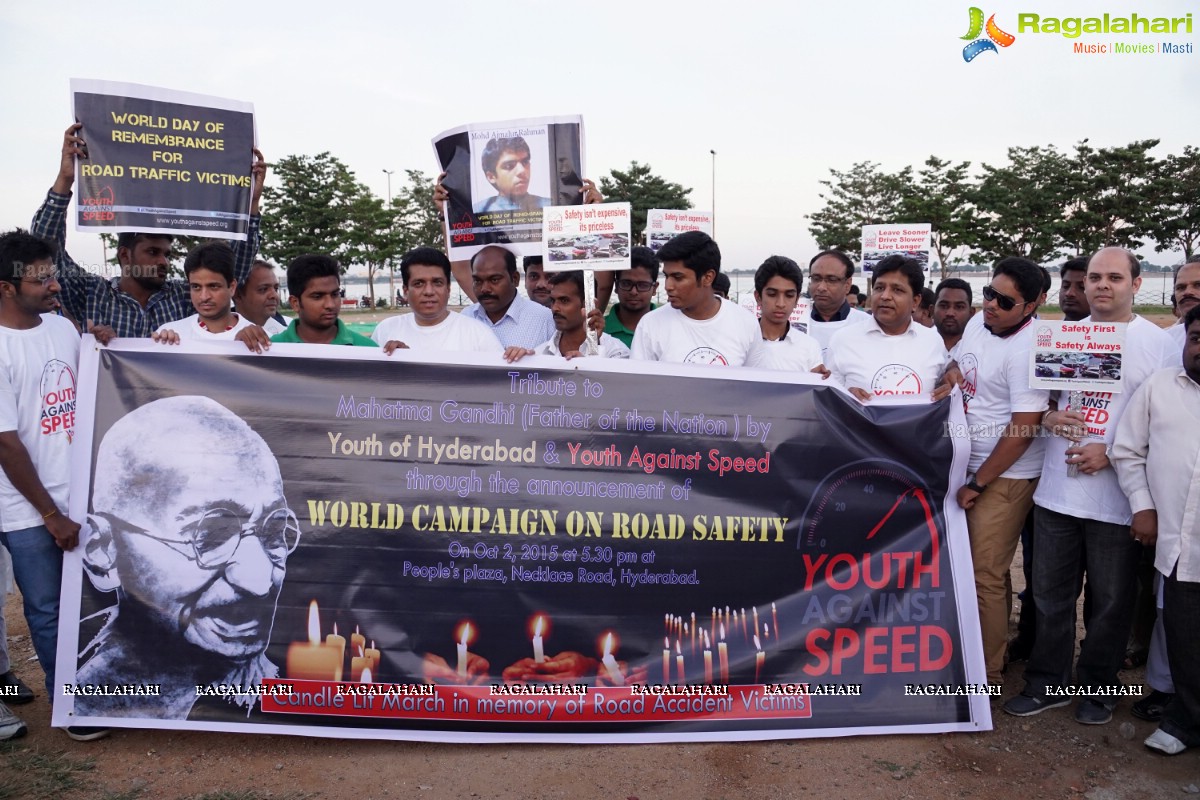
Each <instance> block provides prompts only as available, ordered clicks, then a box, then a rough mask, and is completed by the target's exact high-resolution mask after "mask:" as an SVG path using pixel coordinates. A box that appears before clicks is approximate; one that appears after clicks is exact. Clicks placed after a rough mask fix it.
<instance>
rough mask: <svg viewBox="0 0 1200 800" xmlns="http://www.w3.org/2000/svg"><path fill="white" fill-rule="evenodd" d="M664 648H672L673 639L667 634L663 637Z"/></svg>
mask: <svg viewBox="0 0 1200 800" xmlns="http://www.w3.org/2000/svg"><path fill="white" fill-rule="evenodd" d="M663 649H664V650H670V649H671V640H670V639H668V638H667V637H666V636H664V637H663Z"/></svg>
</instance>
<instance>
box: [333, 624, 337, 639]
mask: <svg viewBox="0 0 1200 800" xmlns="http://www.w3.org/2000/svg"><path fill="white" fill-rule="evenodd" d="M333 635H334V636H337V623H336V622H335V623H333Z"/></svg>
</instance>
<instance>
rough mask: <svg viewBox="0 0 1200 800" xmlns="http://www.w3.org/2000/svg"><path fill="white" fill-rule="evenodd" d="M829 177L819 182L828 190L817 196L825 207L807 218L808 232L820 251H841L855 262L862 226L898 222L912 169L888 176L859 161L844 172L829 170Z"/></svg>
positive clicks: (859, 252) (860, 240)
mask: <svg viewBox="0 0 1200 800" xmlns="http://www.w3.org/2000/svg"><path fill="white" fill-rule="evenodd" d="M829 174H830V178H829V179H828V180H823V181H821V182H820V183H821V185H822V186H824V187H826V188H827V190H828V191H827V192H823V193H821V194H820V195H819V196H820V198H821V199H822V200H824V201H825V207H824V208H822V209H821V210H820V211H817V212H816V213H814V214H809V215H808V217H807V218H808V219H809V220H810V221H811V224H810V225H809V226H808V232H809V233H811V234H812V236H813V238H814V239H816V240H817V246H818V247H820V248H821V249H822V250H834V249H836V250H842V251H843V252H846V253H849V254H851V255H853V256H854V258H856V259H859V258H861V257H862V226H863V225H882V224H885V223H889V222H900V221H902V220H901V219H900V216H901V211H900V208H901V198H902V196H903V194H904V191H903V188H904V187H905V186H906V185H907V184H909V183H910V182H911V180H912V168H911V167H905V168H904V169H902V170H900V172H897V173H896V174H894V175H888V174H887V173H885V172H881V171H880V169H879V165H878V164H876V163H874V162H871V161H860V162H858V163H857V164H854V165H853V166H851V167H850V169H849V170H848V171H846V172H838V171H837V170H836V169H833V168H830V170H829ZM922 221H923V220H922Z"/></svg>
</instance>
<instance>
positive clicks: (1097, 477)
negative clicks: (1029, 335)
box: [1004, 247, 1178, 725]
mask: <svg viewBox="0 0 1200 800" xmlns="http://www.w3.org/2000/svg"><path fill="white" fill-rule="evenodd" d="M1140 271H1141V270H1140V267H1139V264H1138V260H1137V258H1136V257H1135V256H1134V255H1133V254H1132V253H1130V252H1129V251H1128V250H1124V249H1121V248H1116V247H1107V248H1105V249H1103V250H1100V251H1099V252H1097V253H1096V254H1095V255H1094V256H1092V258H1091V259H1090V260H1089V261H1088V266H1087V273H1086V279H1085V284H1084V285H1085V289H1086V293H1087V301H1088V304H1089V307H1090V309H1091V316H1089V317H1085V318H1084V319H1082V320H1079V321H1078V322H1077V323H1074V324H1073V326H1072V327H1077V328H1080V329H1083V330H1082V332H1083V333H1084V335H1085V337H1088V336H1091V337H1098V336H1099V335H1100V334H1102V333H1109V332H1112V329H1114V328H1116V327H1117V326H1120V327H1124V328H1125V341H1124V345H1123V347H1122V350H1121V353H1120V361H1121V382H1120V384H1119V389H1120V390H1119V391H1111V392H1106V391H1067V390H1066V389H1069V388H1070V387H1066V388H1065V389H1064V390H1063V391H1061V392H1058V398H1057V399H1056V400H1055V401H1054V403H1053V407H1052V409H1051V410H1050V411H1048V412H1047V413H1046V415H1045V417H1044V418H1043V422H1042V424H1043V425H1044V426H1045V428H1046V429H1047V430H1048V431H1050V432H1051V433H1052V434H1054V435H1053V436H1052V437H1050V438H1049V439H1048V441H1047V442H1046V454H1045V461H1044V463H1043V466H1042V479H1041V482H1040V484H1039V485H1038V488H1037V491H1036V492H1035V493H1034V496H1033V500H1034V504H1035V508H1034V520H1035V522H1034V525H1035V528H1034V540H1033V542H1034V544H1033V547H1034V551H1033V592H1034V601H1035V605H1036V607H1037V636H1036V638H1035V640H1034V646H1033V652H1032V653H1031V655H1030V658H1029V664H1028V666H1027V667H1026V668H1025V681H1026V685H1025V689H1024V691H1023V692H1022V694H1020V695H1018V696H1017V697H1014V698H1013V699H1011V700H1009V701H1008V702H1007V703H1006V704H1005V705H1004V710H1005V711H1006V712H1008V713H1009V714H1013V715H1016V716H1029V715H1031V714H1037V713H1040V712H1042V711H1044V710H1046V709H1047V708H1054V707H1056V706H1061V705H1066V704H1067V703H1069V702H1070V699H1071V698H1070V696H1068V695H1066V694H1063V693H1062V690H1063V689H1064V688H1066V687H1067V686H1069V685H1071V684H1070V676H1071V667H1072V663H1071V662H1072V658H1073V656H1074V652H1075V606H1076V602H1077V601H1078V599H1079V592H1080V576H1081V575H1083V574H1084V573H1086V575H1087V584H1088V597H1089V606H1090V614H1089V617H1088V621H1087V637H1086V638H1085V639H1084V640H1083V643H1082V644H1081V646H1080V652H1079V660H1078V663H1077V664H1076V676H1077V683H1078V686H1079V687H1081V688H1082V689H1084V690H1085V691H1088V695H1087V696H1085V697H1084V699H1083V700H1082V701H1081V702H1080V704H1079V707H1078V708H1077V709H1076V711H1075V719H1076V721H1078V722H1080V723H1083V724H1085V725H1101V724H1104V723H1106V722H1108V721H1109V720H1110V719H1112V709H1113V706H1115V705H1116V695H1112V694H1109V692H1111V690H1112V689H1113V687H1118V686H1120V685H1121V681H1120V679H1119V678H1118V676H1117V672H1118V670H1120V668H1121V663H1122V660H1123V658H1124V655H1125V643H1126V640H1127V639H1128V638H1129V631H1130V627H1131V625H1132V623H1133V610H1134V589H1135V583H1136V575H1137V565H1138V561H1139V560H1140V559H1141V551H1142V546H1143V543H1141V542H1140V541H1137V540H1135V539H1132V538H1130V535H1129V526H1130V523H1131V521H1132V513H1131V511H1130V507H1129V501H1128V500H1127V499H1126V497H1125V495H1124V493H1122V491H1121V487H1120V485H1119V483H1118V481H1117V475H1116V473H1115V472H1114V471H1113V470H1112V469H1111V466H1112V464H1111V462H1110V461H1109V455H1110V452H1111V446H1112V442H1113V438H1114V436H1115V435H1116V428H1117V425H1118V424H1119V422H1120V419H1121V416H1122V414H1123V413H1124V411H1125V408H1126V405H1127V403H1128V400H1129V397H1130V395H1131V394H1132V393H1133V392H1134V391H1136V390H1137V388H1138V387H1139V386H1140V385H1141V384H1142V383H1143V382H1144V381H1145V380H1146V379H1147V378H1149V377H1150V376H1151V375H1152V374H1154V372H1156V371H1157V370H1158V369H1160V368H1162V367H1166V366H1169V365H1170V364H1171V363H1173V362H1175V363H1177V361H1176V359H1178V354H1177V353H1176V352H1175V348H1174V347H1173V346H1172V343H1171V339H1170V337H1169V336H1168V335H1167V334H1166V333H1165V332H1164V331H1163V330H1162V329H1161V328H1159V327H1158V326H1157V325H1155V324H1154V323H1152V322H1148V321H1146V320H1145V319H1143V318H1141V317H1139V316H1137V315H1136V314H1134V313H1133V301H1134V296H1135V295H1136V293H1137V290H1138V288H1139V287H1140V286H1141V284H1142V281H1141V277H1140ZM1087 329H1091V331H1090V332H1089V331H1088V330H1087ZM1118 330H1119V329H1118Z"/></svg>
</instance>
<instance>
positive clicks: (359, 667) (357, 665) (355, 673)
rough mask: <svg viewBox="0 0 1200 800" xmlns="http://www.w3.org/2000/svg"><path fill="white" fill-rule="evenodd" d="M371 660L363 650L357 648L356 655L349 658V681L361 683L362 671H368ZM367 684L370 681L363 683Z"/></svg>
mask: <svg viewBox="0 0 1200 800" xmlns="http://www.w3.org/2000/svg"><path fill="white" fill-rule="evenodd" d="M370 669H371V659H370V657H369V656H368V655H367V654H366V651H365V650H364V649H363V648H361V647H360V648H358V655H356V656H351V657H350V680H352V681H361V680H362V674H363V670H367V671H370ZM364 682H365V683H369V682H370V681H364Z"/></svg>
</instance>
